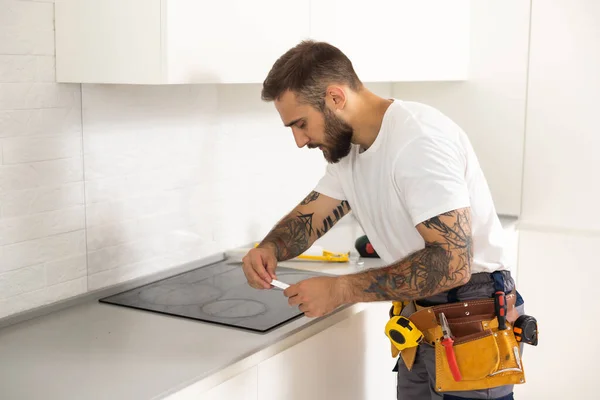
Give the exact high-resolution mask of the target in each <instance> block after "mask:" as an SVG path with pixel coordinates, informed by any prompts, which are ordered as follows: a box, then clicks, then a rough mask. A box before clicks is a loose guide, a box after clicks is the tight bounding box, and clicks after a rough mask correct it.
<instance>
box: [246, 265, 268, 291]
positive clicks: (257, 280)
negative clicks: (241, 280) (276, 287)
mask: <svg viewBox="0 0 600 400" xmlns="http://www.w3.org/2000/svg"><path fill="white" fill-rule="evenodd" d="M242 269H243V270H244V274H245V275H246V280H247V281H248V284H249V285H250V286H251V287H253V288H254V289H269V288H270V287H271V285H270V284H268V283H267V282H265V281H264V280H263V279H261V277H260V276H259V275H258V274H257V273H256V271H255V269H254V265H253V264H252V263H251V262H250V261H245V262H244V264H243V267H242Z"/></svg>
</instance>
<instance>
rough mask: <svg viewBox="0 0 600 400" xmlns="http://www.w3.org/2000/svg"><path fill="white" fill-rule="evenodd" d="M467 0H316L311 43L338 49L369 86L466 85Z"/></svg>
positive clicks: (468, 13)
mask: <svg viewBox="0 0 600 400" xmlns="http://www.w3.org/2000/svg"><path fill="white" fill-rule="evenodd" d="M470 7H471V6H470V1H469V0H453V1H447V0H419V1H415V0H369V1H364V0H318V1H316V0H314V1H313V3H312V7H311V37H313V38H315V39H318V40H324V41H328V42H330V43H332V44H334V45H336V46H337V47H339V48H340V49H341V50H342V51H343V52H344V53H346V55H347V56H348V57H349V58H350V59H351V60H352V63H353V65H354V69H355V70H356V72H357V74H358V75H359V77H360V78H361V80H363V81H365V82H399V81H453V80H464V79H466V78H467V74H468V64H469V32H470V29H469V26H470V23H469V19H470Z"/></svg>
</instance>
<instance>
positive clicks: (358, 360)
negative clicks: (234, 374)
mask: <svg viewBox="0 0 600 400" xmlns="http://www.w3.org/2000/svg"><path fill="white" fill-rule="evenodd" d="M388 310H389V303H379V304H370V305H369V306H368V307H367V309H366V310H364V311H362V312H360V313H358V314H356V315H354V316H352V317H350V318H348V319H345V320H344V321H342V322H340V323H338V324H336V325H334V326H332V327H330V328H328V329H326V330H324V331H322V332H320V333H318V334H316V335H315V336H313V337H311V338H309V339H307V340H304V341H302V342H301V343H299V344H297V345H295V346H293V347H291V348H289V349H287V350H285V351H283V352H281V353H279V354H277V355H276V356H274V357H272V358H270V359H268V360H266V361H264V362H262V363H261V364H259V365H258V399H259V400H278V399H286V400H300V399H301V400H305V399H312V400H337V399H340V400H342V399H343V400H371V399H373V400H375V399H394V398H396V381H395V379H396V374H395V373H394V372H392V368H393V365H394V360H393V359H392V358H391V356H390V347H389V346H390V345H389V341H388V339H387V338H386V337H385V334H384V333H383V332H384V326H385V323H386V322H387V319H388Z"/></svg>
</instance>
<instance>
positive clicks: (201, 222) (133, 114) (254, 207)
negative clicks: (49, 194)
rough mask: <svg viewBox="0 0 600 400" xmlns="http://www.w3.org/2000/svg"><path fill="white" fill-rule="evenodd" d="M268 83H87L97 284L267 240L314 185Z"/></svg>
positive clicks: (92, 273) (309, 158) (89, 208)
mask: <svg viewBox="0 0 600 400" xmlns="http://www.w3.org/2000/svg"><path fill="white" fill-rule="evenodd" d="M260 89H261V86H260V85H218V86H216V85H165V86H133V85H84V86H83V89H82V90H83V137H84V164H85V184H86V212H87V232H88V235H87V245H88V285H89V289H90V290H95V289H99V288H102V287H106V286H109V285H113V284H116V283H119V282H123V281H126V280H130V279H133V278H136V277H139V276H142V275H147V274H151V273H153V272H157V271H160V270H163V269H166V268H169V267H172V266H175V265H180V264H184V263H187V262H190V261H194V260H196V259H199V258H203V257H206V256H208V255H210V254H214V253H218V252H221V251H223V250H225V249H228V248H231V247H236V246H240V245H245V244H247V243H248V242H249V241H252V240H259V239H260V238H262V237H263V236H264V235H265V234H266V233H267V232H268V230H270V229H271V227H272V226H273V225H274V224H275V223H276V222H277V221H278V220H279V219H280V218H281V217H282V216H283V215H284V214H286V213H287V212H289V211H290V210H291V209H292V208H293V207H294V206H295V205H296V204H297V203H298V202H299V201H300V200H301V199H302V198H304V196H305V195H306V194H307V193H308V192H309V191H310V190H312V188H313V187H314V185H315V184H316V182H317V180H318V179H319V178H320V176H321V174H322V173H323V172H324V166H325V163H324V160H323V159H322V156H321V154H320V153H319V152H316V151H311V152H309V151H307V150H305V149H302V150H300V149H298V148H296V146H295V144H294V141H293V137H292V135H291V133H290V132H289V130H288V129H287V128H284V127H283V124H282V122H281V120H280V118H279V115H278V114H277V112H276V111H275V109H274V107H273V105H272V104H270V103H265V102H263V101H262V100H261V99H260Z"/></svg>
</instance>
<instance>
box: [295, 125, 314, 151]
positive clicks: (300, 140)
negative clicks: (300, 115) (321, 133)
mask: <svg viewBox="0 0 600 400" xmlns="http://www.w3.org/2000/svg"><path fill="white" fill-rule="evenodd" d="M292 132H293V133H294V140H295V141H296V146H298V147H300V148H302V147H304V146H306V145H307V144H308V142H310V138H309V137H308V136H306V135H305V134H304V133H302V131H300V130H299V129H293V130H292Z"/></svg>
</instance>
